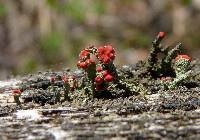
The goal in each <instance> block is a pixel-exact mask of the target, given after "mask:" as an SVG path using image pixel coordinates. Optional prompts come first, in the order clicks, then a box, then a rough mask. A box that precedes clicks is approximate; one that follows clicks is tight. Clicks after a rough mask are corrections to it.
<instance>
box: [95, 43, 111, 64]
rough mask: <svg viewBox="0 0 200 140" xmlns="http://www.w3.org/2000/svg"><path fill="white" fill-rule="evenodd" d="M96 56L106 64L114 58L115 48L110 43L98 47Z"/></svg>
mask: <svg viewBox="0 0 200 140" xmlns="http://www.w3.org/2000/svg"><path fill="white" fill-rule="evenodd" d="M97 52H98V54H97V57H98V59H99V61H100V62H102V63H103V64H108V63H110V61H113V60H114V59H115V50H114V48H113V47H112V46H111V45H107V46H103V47H99V48H98V51H97Z"/></svg>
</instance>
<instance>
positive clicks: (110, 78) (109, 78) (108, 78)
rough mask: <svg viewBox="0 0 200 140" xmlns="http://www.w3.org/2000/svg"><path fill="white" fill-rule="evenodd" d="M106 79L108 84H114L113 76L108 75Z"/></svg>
mask: <svg viewBox="0 0 200 140" xmlns="http://www.w3.org/2000/svg"><path fill="white" fill-rule="evenodd" d="M104 79H105V81H106V82H112V81H113V79H114V78H113V76H112V75H111V74H108V75H106V77H105V78H104Z"/></svg>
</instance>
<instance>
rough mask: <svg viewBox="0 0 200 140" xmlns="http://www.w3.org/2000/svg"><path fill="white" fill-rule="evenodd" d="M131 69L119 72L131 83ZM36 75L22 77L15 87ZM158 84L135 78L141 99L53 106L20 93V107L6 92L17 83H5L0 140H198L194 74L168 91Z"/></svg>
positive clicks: (199, 106)
mask: <svg viewBox="0 0 200 140" xmlns="http://www.w3.org/2000/svg"><path fill="white" fill-rule="evenodd" d="M199 66H200V65H199V64H197V62H196V65H195V66H194V67H193V70H194V71H195V72H198V71H199V69H200V67H199ZM136 70H137V67H135V66H124V67H123V68H121V69H120V70H119V71H120V72H121V74H124V75H126V74H127V77H128V76H129V77H132V79H134V78H133V77H134V74H135V73H134V71H136ZM40 75H41V73H40ZM43 75H44V74H43ZM37 76H38V74H36V75H33V76H25V77H23V78H20V79H18V80H17V82H16V83H20V82H21V81H26V80H27V79H30V78H33V79H34V77H37ZM130 79H131V78H130ZM134 80H135V79H134ZM15 81H16V80H15ZM136 81H137V80H136ZM159 81H160V80H158V79H148V78H146V79H145V78H143V79H140V80H138V82H139V83H142V84H143V85H144V86H145V87H146V90H147V91H148V92H147V94H145V95H144V94H139V95H137V96H136V95H129V96H123V97H120V96H116V97H115V98H110V99H109V98H94V99H88V98H82V99H80V98H77V99H74V100H72V101H65V102H62V103H56V104H53V103H52V102H51V100H52V98H53V95H50V94H47V93H45V92H38V90H37V92H36V91H35V90H33V91H32V92H31V93H30V92H29V93H30V94H29V95H28V96H26V95H27V94H25V93H24V95H23V99H24V100H26V102H25V103H24V102H23V103H22V104H21V106H17V105H16V103H14V100H13V97H12V95H11V92H10V89H11V88H12V87H13V86H15V85H16V83H14V82H13V81H11V82H10V83H9V82H7V84H5V85H4V86H2V87H1V88H0V91H1V94H0V140H1V139H2V140H7V139H9V140H10V139H29V140H62V139H81V140H82V139H95V140H96V139H97V140H101V139H116V140H118V139H120V140H121V139H122V140H123V139H138V140H139V139H141V140H143V139H155V140H159V139H165V140H168V139H179V140H180V139H184V140H185V139H191V140H194V139H200V84H199V78H198V76H196V77H195V78H191V79H190V80H188V82H186V83H185V84H183V85H182V86H179V87H177V88H176V89H173V90H165V89H162V88H160V87H159V84H160V82H159ZM4 83H5V82H4ZM13 83H14V84H13ZM44 91H45V90H44ZM117 92H120V91H117ZM118 94H120V93H117V95H118ZM36 98H37V100H35V99H36ZM44 99H45V100H44ZM40 101H42V102H45V103H44V104H41V102H40Z"/></svg>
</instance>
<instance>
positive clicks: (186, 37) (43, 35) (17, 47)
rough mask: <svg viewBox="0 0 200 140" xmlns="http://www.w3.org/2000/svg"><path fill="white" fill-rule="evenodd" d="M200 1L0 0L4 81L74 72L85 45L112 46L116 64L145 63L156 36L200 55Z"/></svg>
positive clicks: (0, 62) (0, 56)
mask: <svg viewBox="0 0 200 140" xmlns="http://www.w3.org/2000/svg"><path fill="white" fill-rule="evenodd" d="M199 29H200V0H176V1H175V0H0V49H1V51H0V79H5V78H7V77H9V76H10V75H18V74H27V73H30V72H31V73H32V72H36V71H38V70H46V69H49V68H50V69H54V70H57V69H62V68H64V67H72V68H75V66H76V62H77V57H78V54H79V52H80V51H81V50H82V49H83V48H84V47H86V46H88V45H90V44H93V45H97V46H99V45H103V44H108V43H109V44H112V45H113V46H114V47H115V48H116V50H117V59H116V63H117V64H118V65H122V64H125V63H126V64H133V63H136V62H137V61H138V60H141V59H145V58H146V56H147V53H148V49H149V47H150V45H151V44H150V43H151V41H152V39H153V38H154V37H155V35H156V34H157V32H159V31H165V32H166V33H167V38H166V40H165V41H164V43H166V44H168V45H172V46H173V45H175V44H176V43H178V42H179V41H180V42H182V43H183V44H184V47H185V48H186V49H187V51H188V53H189V54H191V55H192V56H193V57H200V56H199V55H198V54H199V53H200V50H199V46H200V39H199V37H200V30H199Z"/></svg>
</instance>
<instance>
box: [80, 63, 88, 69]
mask: <svg viewBox="0 0 200 140" xmlns="http://www.w3.org/2000/svg"><path fill="white" fill-rule="evenodd" d="M87 66H88V64H87V63H86V62H80V61H79V62H78V67H79V68H82V69H86V68H87Z"/></svg>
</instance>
